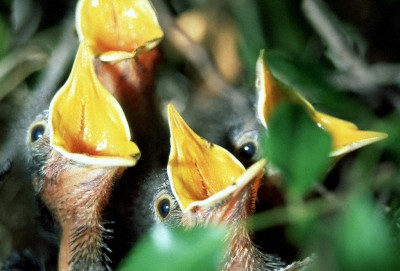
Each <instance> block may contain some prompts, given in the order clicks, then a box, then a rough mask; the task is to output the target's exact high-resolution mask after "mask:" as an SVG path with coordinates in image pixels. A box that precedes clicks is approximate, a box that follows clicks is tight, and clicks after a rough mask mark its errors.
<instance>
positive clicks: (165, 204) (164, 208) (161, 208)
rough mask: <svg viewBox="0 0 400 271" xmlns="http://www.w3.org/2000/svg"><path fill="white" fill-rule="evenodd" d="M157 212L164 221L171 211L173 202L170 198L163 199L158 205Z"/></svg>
mask: <svg viewBox="0 0 400 271" xmlns="http://www.w3.org/2000/svg"><path fill="white" fill-rule="evenodd" d="M157 211H158V214H159V216H160V217H161V218H162V219H164V218H166V217H167V216H168V215H169V212H170V211H171V201H170V199H169V198H163V199H161V200H160V201H159V202H158V203H157Z"/></svg>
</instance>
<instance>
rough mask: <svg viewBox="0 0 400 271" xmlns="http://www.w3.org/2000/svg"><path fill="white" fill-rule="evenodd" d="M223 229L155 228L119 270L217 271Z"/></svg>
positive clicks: (134, 249) (222, 241)
mask: <svg viewBox="0 0 400 271" xmlns="http://www.w3.org/2000/svg"><path fill="white" fill-rule="evenodd" d="M225 232H226V231H225V230H224V228H222V227H207V228H194V229H192V230H184V229H181V228H168V227H166V226H164V225H159V226H156V227H154V228H153V229H152V230H151V231H150V233H149V234H148V235H147V236H146V237H145V238H144V239H143V240H142V241H141V242H140V243H139V244H138V245H137V246H135V247H134V248H133V250H132V251H131V253H130V254H129V255H128V256H127V257H126V258H125V260H124V261H123V263H122V265H121V266H120V268H119V269H118V270H120V271H125V270H126V271H128V270H154V271H155V270H163V271H169V270H171V271H176V270H192V271H197V270H198V271H200V270H201V271H202V270H217V269H218V267H219V265H220V264H221V260H222V256H223V251H224V237H225Z"/></svg>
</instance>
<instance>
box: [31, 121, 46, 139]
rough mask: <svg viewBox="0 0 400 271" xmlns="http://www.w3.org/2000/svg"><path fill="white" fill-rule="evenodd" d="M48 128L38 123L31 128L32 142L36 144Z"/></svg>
mask: <svg viewBox="0 0 400 271" xmlns="http://www.w3.org/2000/svg"><path fill="white" fill-rule="evenodd" d="M45 130H46V127H45V125H44V124H43V123H38V124H36V125H34V126H33V127H32V128H31V130H30V131H31V142H35V141H37V140H39V139H40V138H42V136H43V134H44V132H45Z"/></svg>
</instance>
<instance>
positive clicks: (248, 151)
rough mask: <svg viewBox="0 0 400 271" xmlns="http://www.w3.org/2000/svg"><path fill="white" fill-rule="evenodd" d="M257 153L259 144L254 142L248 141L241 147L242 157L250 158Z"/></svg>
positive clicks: (240, 153)
mask: <svg viewBox="0 0 400 271" xmlns="http://www.w3.org/2000/svg"><path fill="white" fill-rule="evenodd" d="M256 153H257V146H256V144H255V143H254V142H247V143H245V144H244V145H242V146H241V147H240V148H239V155H240V157H242V158H244V159H246V160H250V159H252V158H253V157H254V156H255V155H256Z"/></svg>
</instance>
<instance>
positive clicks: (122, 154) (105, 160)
mask: <svg viewBox="0 0 400 271" xmlns="http://www.w3.org/2000/svg"><path fill="white" fill-rule="evenodd" d="M49 120H50V121H49V122H50V125H49V126H50V144H51V145H52V146H53V147H54V148H55V149H56V150H57V151H59V152H61V153H62V154H63V155H65V156H66V157H68V158H70V159H72V160H74V161H77V162H80V163H85V164H96V165H103V166H133V165H135V164H136V162H137V160H138V159H139V158H140V151H139V149H138V147H137V146H136V144H135V143H134V142H132V141H130V138H131V135H130V131H129V126H128V123H127V121H126V118H125V115H124V112H123V111H122V109H121V107H120V105H119V103H118V102H117V101H116V100H115V98H114V97H113V96H112V95H111V94H110V93H109V92H108V91H107V90H106V89H105V88H104V87H103V86H102V84H101V83H100V82H99V80H98V79H97V77H96V74H95V71H94V67H93V64H92V56H91V53H90V51H89V48H88V46H87V45H86V43H84V42H81V44H80V46H79V49H78V52H77V55H76V58H75V62H74V65H73V67H72V71H71V74H70V75H69V78H68V79H67V81H66V82H65V84H64V85H63V86H62V87H61V88H60V89H59V90H58V92H57V93H56V95H55V96H54V98H53V99H52V101H51V103H50V108H49Z"/></svg>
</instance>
